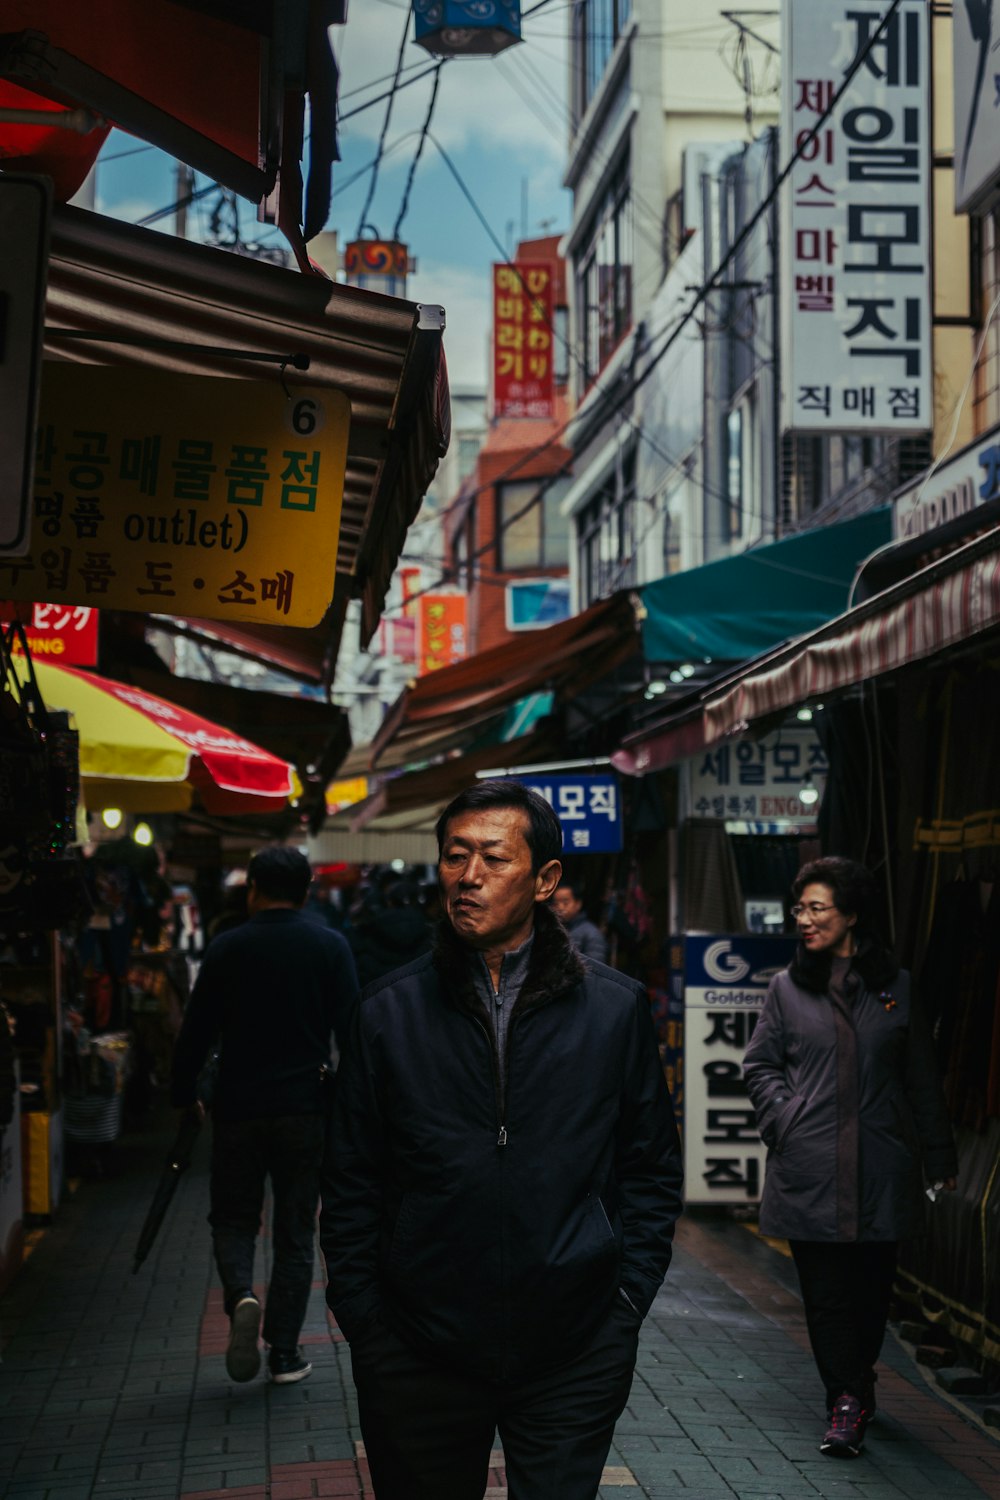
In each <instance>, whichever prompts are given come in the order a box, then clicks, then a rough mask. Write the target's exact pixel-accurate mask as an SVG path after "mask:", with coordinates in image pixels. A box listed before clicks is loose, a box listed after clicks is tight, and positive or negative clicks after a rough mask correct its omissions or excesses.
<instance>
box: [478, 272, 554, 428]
mask: <svg viewBox="0 0 1000 1500" xmlns="http://www.w3.org/2000/svg"><path fill="white" fill-rule="evenodd" d="M554 294H555V287H554V286H553V282H552V266H551V265H546V264H545V262H544V261H538V262H535V261H531V262H528V261H517V262H515V263H512V264H510V265H502V266H499V265H498V266H494V267H493V415H494V416H495V417H551V416H552V415H553V414H554V412H555V376H554V365H553V318H554V316H555V306H554Z"/></svg>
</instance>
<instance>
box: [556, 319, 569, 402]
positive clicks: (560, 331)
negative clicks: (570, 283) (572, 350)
mask: <svg viewBox="0 0 1000 1500" xmlns="http://www.w3.org/2000/svg"><path fill="white" fill-rule="evenodd" d="M552 333H553V342H554V344H555V353H554V355H553V366H552V377H553V379H554V380H555V383H556V385H567V384H568V383H569V308H568V307H557V308H556V309H555V322H554V323H553V326H552Z"/></svg>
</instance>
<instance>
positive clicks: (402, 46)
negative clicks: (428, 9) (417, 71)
mask: <svg viewBox="0 0 1000 1500" xmlns="http://www.w3.org/2000/svg"><path fill="white" fill-rule="evenodd" d="M409 36H410V12H409V11H407V12H406V15H405V17H404V20H403V34H402V36H401V37H400V39H399V52H398V53H397V55H396V72H395V76H394V78H393V81H392V88H391V89H390V90H389V94H388V99H387V102H386V106H385V119H384V120H383V121H382V133H381V135H380V136H379V138H378V146H377V148H376V151H375V160H374V162H373V163H372V175H371V181H370V182H369V184H368V194H367V196H366V198H365V203H364V207H363V208H362V210H361V217H360V218H359V219H358V232H357V235H356V238H357V239H360V238H361V236H362V235H363V234H364V231H365V228H366V226H367V224H368V213H369V210H370V209H371V206H372V200H373V198H374V197H375V186H376V183H377V182H378V169H379V165H380V163H381V161H382V154H383V152H384V151H385V138H386V136H387V135H388V133H389V122H390V120H391V119H392V105H393V100H394V99H395V97H396V93H397V91H398V89H399V75H400V73H401V72H402V68H403V53H404V52H405V51H406V44H407V42H408V40H409ZM411 81H412V80H411Z"/></svg>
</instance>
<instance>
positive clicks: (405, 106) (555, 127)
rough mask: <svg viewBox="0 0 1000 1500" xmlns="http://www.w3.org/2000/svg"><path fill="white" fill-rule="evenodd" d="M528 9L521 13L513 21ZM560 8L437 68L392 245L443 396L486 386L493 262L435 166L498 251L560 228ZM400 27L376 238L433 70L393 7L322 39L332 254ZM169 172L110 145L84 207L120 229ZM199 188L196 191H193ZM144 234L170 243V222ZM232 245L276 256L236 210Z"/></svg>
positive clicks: (353, 202) (158, 196) (352, 222)
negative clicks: (335, 142) (400, 248)
mask: <svg viewBox="0 0 1000 1500" xmlns="http://www.w3.org/2000/svg"><path fill="white" fill-rule="evenodd" d="M535 3H537V0H525V8H528V6H529V5H531V4H535ZM569 14H570V4H569V0H547V3H546V4H545V5H544V7H542V8H541V9H540V10H539V11H538V14H537V15H536V16H533V17H530V18H529V19H528V20H527V21H526V23H525V27H524V34H525V38H526V40H525V41H524V42H523V43H522V44H521V45H519V46H515V47H511V48H509V49H508V50H507V51H506V52H504V53H502V54H501V55H500V56H499V57H497V58H496V59H480V58H469V59H465V60H461V61H460V60H455V61H451V62H449V63H447V64H446V65H445V67H444V68H443V70H442V73H441V80H440V87H439V90H438V96H437V101H436V105H435V110H434V116H433V120H432V122H431V127H430V135H431V139H428V141H427V142H426V144H425V146H424V150H423V154H422V156H421V160H420V165H419V167H418V170H417V176H416V180H415V183H414V186H413V190H412V193H411V196H410V202H409V208H408V211H407V214H406V217H405V219H404V221H403V224H402V227H401V230H400V236H401V238H402V239H403V240H404V241H405V242H406V243H407V244H408V245H409V247H410V253H411V254H412V255H413V256H415V257H416V260H417V272H416V274H415V275H414V276H412V277H411V278H410V283H409V287H408V295H409V296H410V297H411V298H412V299H413V300H415V301H425V302H440V303H443V304H444V306H445V308H446V311H447V317H448V331H447V334H446V347H447V350H448V362H449V368H450V372H451V378H452V383H453V384H454V385H456V386H467V385H473V386H480V387H485V384H486V357H487V336H488V326H489V303H490V266H491V264H492V262H493V261H494V260H497V259H498V258H499V256H498V253H497V250H496V247H495V245H494V244H493V243H492V240H491V238H490V234H489V233H488V232H487V229H486V228H485V227H484V225H483V223H482V222H481V221H480V218H479V217H478V216H477V213H476V208H474V207H473V205H472V204H471V203H470V202H469V201H468V199H467V197H466V196H465V194H464V193H463V190H462V187H461V186H460V185H459V183H458V182H456V180H455V177H454V176H453V174H452V172H451V171H450V170H449V168H448V166H447V164H446V162H445V160H444V157H443V156H442V150H443V152H445V153H447V156H448V158H450V160H451V162H452V163H453V165H454V167H455V168H456V170H457V172H458V174H459V176H460V177H461V179H462V182H463V183H464V185H465V187H466V189H467V190H468V193H469V194H471V196H472V198H473V199H474V202H475V205H476V207H477V208H478V209H479V211H480V213H481V215H482V218H483V219H485V221H486V223H487V224H488V225H489V228H490V230H491V231H492V233H493V235H495V236H496V238H497V239H498V240H499V241H500V243H501V244H502V245H503V246H505V247H506V248H507V249H508V251H509V250H510V249H511V248H512V247H513V244H514V242H515V241H516V240H517V239H518V238H519V237H520V236H521V234H522V231H525V230H526V232H527V234H528V235H529V236H531V235H537V234H546V233H559V232H561V231H562V230H564V229H565V228H566V227H567V223H568V215H569V195H568V194H567V193H566V192H565V191H564V189H563V188H562V186H561V178H562V170H563V164H564V161H565V155H566V143H567V135H568V116H567V103H566V92H567V91H566V46H565V29H566V24H567V18H568V16H569ZM404 26H407V27H408V36H409V38H410V40H408V41H407V43H406V46H405V50H404V53H403V58H402V67H403V73H402V80H403V81H406V80H407V79H410V78H413V77H415V78H416V81H415V82H413V83H412V85H411V86H409V87H406V88H402V89H400V90H399V91H398V92H397V94H396V96H395V99H394V101H393V107H392V113H391V118H390V121H389V126H388V132H387V135H386V143H385V153H384V156H383V159H382V161H381V164H380V166H379V170H378V174H377V179H376V186H375V194H374V197H373V199H372V202H371V207H370V209H369V211H368V214H367V222H368V223H369V224H370V225H373V226H374V227H376V228H377V229H378V231H379V233H380V234H381V235H382V236H383V237H386V238H388V237H389V236H390V235H391V233H392V231H393V228H394V226H395V223H396V219H397V216H398V214H399V211H400V208H401V204H402V199H403V192H404V187H405V183H406V178H407V174H408V172H409V170H410V166H411V164H412V161H413V157H414V153H415V151H416V147H417V143H418V139H419V133H420V130H421V127H422V125H423V122H424V118H425V116H426V113H427V107H428V103H429V100H430V96H431V87H432V83H433V79H432V77H431V76H427V77H419V76H417V75H420V74H421V73H425V72H426V71H427V69H428V67H429V66H430V64H431V63H432V62H433V58H432V57H431V56H430V55H429V54H428V53H427V52H425V51H424V49H423V48H421V47H418V46H417V45H416V44H415V43H414V42H413V41H412V36H413V21H412V17H410V13H409V8H408V6H406V5H405V4H404V3H403V0H356V3H355V4H354V5H352V6H351V8H350V11H349V19H348V23H347V25H346V26H343V27H336V28H334V32H333V37H334V47H335V50H336V53H337V57H338V61H339V63H340V68H341V118H342V123H341V138H340V145H341V153H342V156H343V160H342V161H341V162H340V163H339V164H338V166H337V167H336V168H335V174H334V197H333V207H332V211H331V217H330V222H329V224H328V226H327V227H328V228H330V229H334V230H336V231H337V233H338V234H339V236H340V238H341V242H343V241H345V240H348V239H353V238H354V237H355V235H356V233H357V231H358V228H359V221H360V216H361V213H362V209H363V208H364V204H365V199H366V196H367V191H368V188H369V186H370V183H371V175H372V174H371V172H370V171H368V172H364V171H363V169H364V168H365V167H366V166H367V165H368V164H369V163H370V162H371V161H372V160H373V158H374V157H375V155H376V151H377V146H378V141H379V137H380V135H381V133H382V131H383V128H384V126H385V118H386V103H385V101H382V102H380V103H377V104H374V105H372V106H371V107H370V108H359V106H364V105H366V104H367V103H368V102H369V101H370V100H372V99H374V98H376V96H378V95H380V94H383V93H385V92H386V91H387V90H388V89H389V87H390V84H391V81H392V75H393V72H394V70H395V67H396V59H397V56H398V53H399V47H400V41H401V38H402V35H403V29H404ZM174 170H175V169H174V166H173V164H172V163H171V162H170V161H169V160H168V159H167V158H165V157H163V156H162V154H161V153H159V152H157V151H153V150H150V149H142V148H141V147H140V146H139V143H138V142H136V141H135V140H133V139H132V138H130V137H128V136H124V135H122V134H120V133H119V132H117V131H116V132H113V133H112V135H111V136H110V137H109V140H108V142H107V145H106V146H105V149H104V152H103V153H102V157H101V162H100V164H99V169H98V174H97V207H98V209H99V210H100V211H102V212H104V213H110V214H114V215H115V216H116V217H120V218H124V219H128V220H130V221H132V222H135V221H136V220H138V219H140V218H142V217H144V216H145V215H147V214H150V213H152V212H155V211H156V210H158V209H161V208H164V207H166V206H167V205H169V204H170V203H172V202H173V201H174V197H175V187H174ZM204 184H205V179H201V178H199V179H198V184H197V185H198V186H203V185H204ZM211 203H212V198H211V196H209V197H208V198H206V199H205V200H204V202H203V204H201V205H196V206H194V207H192V209H191V210H190V213H189V221H188V233H189V235H191V236H192V237H197V238H205V237H207V236H208V232H209V227H210V226H209V217H210V212H211ZM158 227H162V228H164V229H165V230H168V231H170V230H171V229H172V221H171V220H170V219H169V218H168V219H166V220H164V221H161V224H160V225H159V226H158ZM241 234H242V237H243V238H244V239H245V240H254V239H257V238H258V237H261V238H262V240H263V243H265V244H271V245H277V244H281V243H283V241H282V239H281V237H280V236H279V235H277V234H274V233H270V234H268V233H267V231H266V230H263V229H262V227H261V226H259V225H258V224H257V223H256V218H255V213H254V210H253V208H252V206H251V205H249V204H244V205H242V207H241Z"/></svg>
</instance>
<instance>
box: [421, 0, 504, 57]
mask: <svg viewBox="0 0 1000 1500" xmlns="http://www.w3.org/2000/svg"><path fill="white" fill-rule="evenodd" d="M413 18H414V23H415V33H414V40H415V41H417V42H419V43H420V45H421V47H426V48H427V51H428V52H434V53H436V54H437V55H438V56H439V57H495V56H496V54H497V53H498V52H503V50H504V48H505V47H513V46H514V44H515V43H516V42H519V41H520V40H521V4H520V0H414V3H413Z"/></svg>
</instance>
